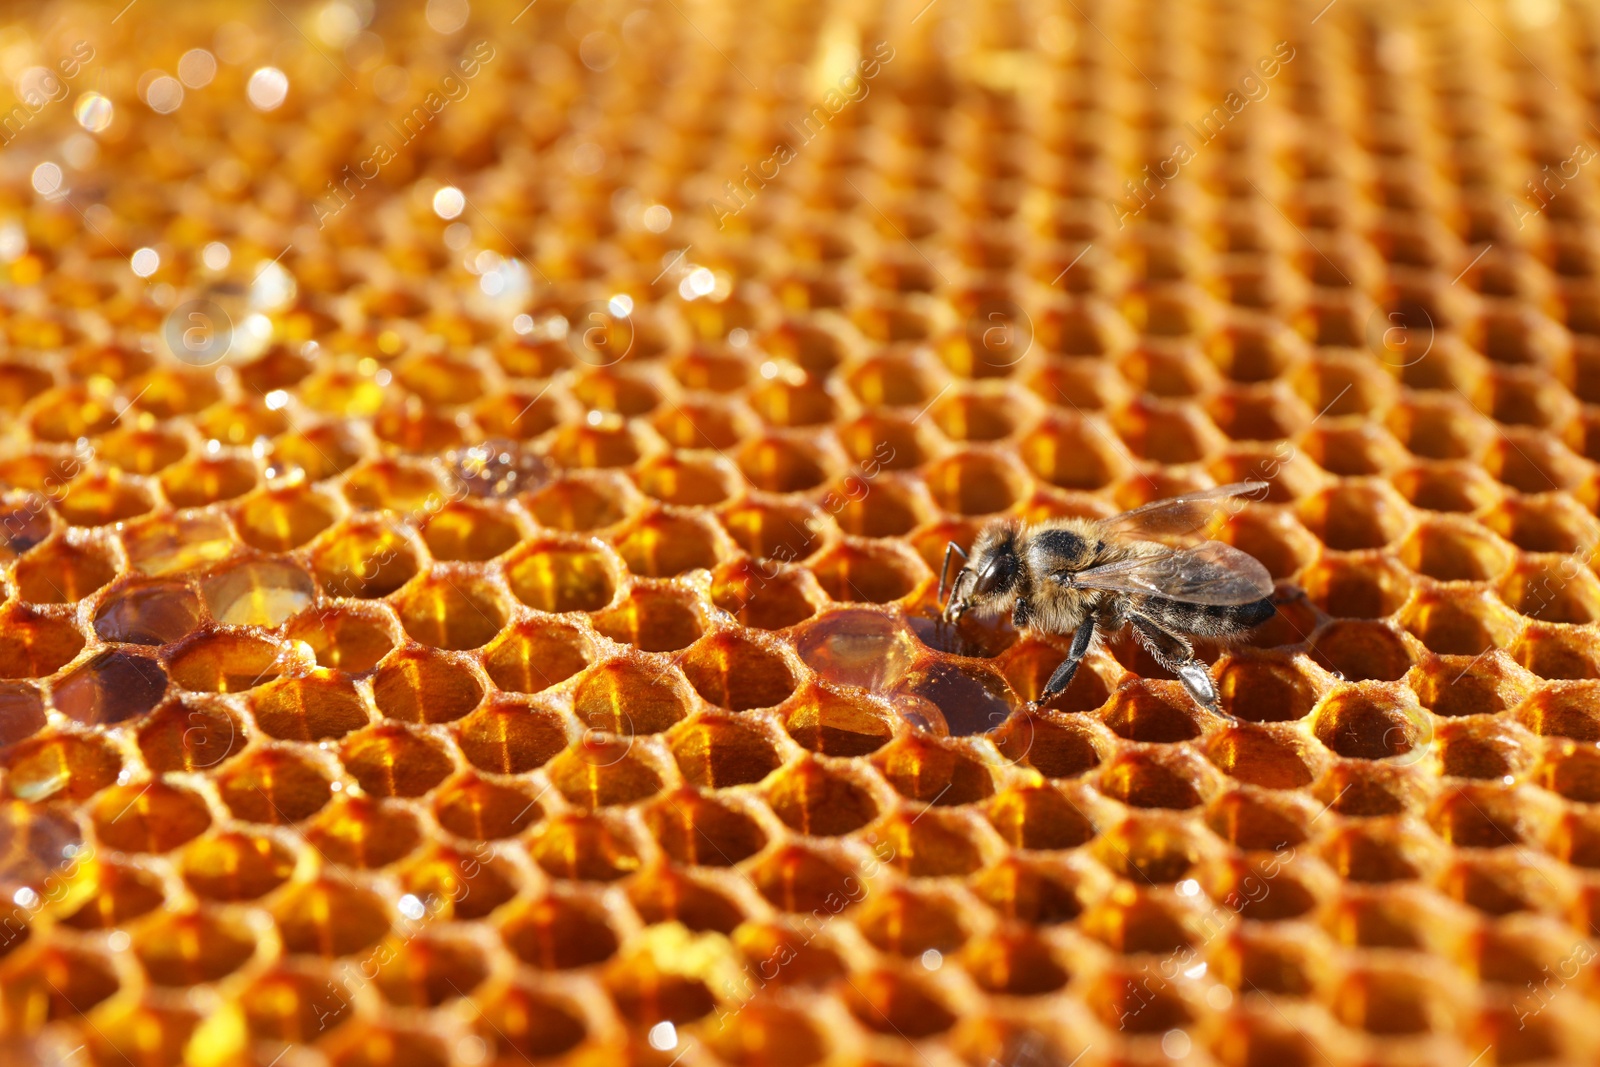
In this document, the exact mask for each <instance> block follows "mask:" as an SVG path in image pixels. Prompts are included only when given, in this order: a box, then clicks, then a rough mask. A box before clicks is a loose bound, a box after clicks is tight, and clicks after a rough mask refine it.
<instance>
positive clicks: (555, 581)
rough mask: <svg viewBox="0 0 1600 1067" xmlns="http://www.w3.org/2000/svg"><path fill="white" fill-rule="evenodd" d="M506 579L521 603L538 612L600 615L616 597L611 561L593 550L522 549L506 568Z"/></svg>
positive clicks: (545, 546) (546, 546)
mask: <svg viewBox="0 0 1600 1067" xmlns="http://www.w3.org/2000/svg"><path fill="white" fill-rule="evenodd" d="M506 579H507V581H508V582H509V583H510V586H511V591H512V593H514V594H515V595H516V597H517V599H518V600H520V601H522V602H523V603H524V604H526V605H528V606H529V607H531V608H535V609H537V610H539V611H552V612H564V611H598V610H599V609H600V608H603V607H605V606H606V605H607V604H609V603H610V602H611V599H612V597H613V596H615V594H616V586H615V583H614V579H613V578H612V571H611V563H610V560H609V558H608V556H606V555H605V554H603V553H601V552H599V551H597V550H595V549H593V548H585V547H577V546H573V547H563V546H561V545H559V544H536V545H534V546H532V547H530V548H528V549H526V550H522V549H519V550H518V553H517V555H516V556H514V557H512V559H511V560H510V561H509V562H508V564H507V566H506Z"/></svg>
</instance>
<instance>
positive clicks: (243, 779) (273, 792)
mask: <svg viewBox="0 0 1600 1067" xmlns="http://www.w3.org/2000/svg"><path fill="white" fill-rule="evenodd" d="M218 791H219V792H220V794H221V796H222V801H223V803H225V804H227V805H228V809H229V810H230V811H231V812H233V815H234V818H236V819H242V820H244V821H246V822H259V823H269V824H273V825H279V824H289V823H297V822H300V821H301V820H303V819H305V818H307V817H309V816H311V815H313V814H315V813H316V812H317V811H319V810H321V809H322V807H323V805H325V804H327V802H328V800H329V798H330V797H331V796H332V795H333V794H332V790H331V787H330V785H329V782H328V779H327V778H325V777H323V775H322V774H320V773H318V771H317V769H316V768H315V767H314V766H311V765H310V764H308V763H307V762H305V761H304V760H303V759H301V758H300V757H299V756H298V755H296V754H295V753H294V752H293V751H292V750H287V749H258V750H256V751H255V752H254V753H252V754H250V755H248V756H246V757H245V758H244V759H242V760H237V761H235V762H234V763H232V764H230V765H229V767H228V769H227V770H226V771H225V772H223V774H222V775H221V777H220V779H219V781H218Z"/></svg>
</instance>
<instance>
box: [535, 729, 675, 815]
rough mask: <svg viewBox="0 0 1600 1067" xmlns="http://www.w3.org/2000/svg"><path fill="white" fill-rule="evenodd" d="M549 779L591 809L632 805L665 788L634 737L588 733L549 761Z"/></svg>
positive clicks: (574, 800)
mask: <svg viewBox="0 0 1600 1067" xmlns="http://www.w3.org/2000/svg"><path fill="white" fill-rule="evenodd" d="M685 777H688V775H685ZM692 780H693V779H691V781H692ZM550 781H551V783H552V784H554V785H555V787H556V788H557V789H559V790H560V791H561V794H562V795H563V796H565V797H566V798H567V800H568V801H570V802H571V803H572V804H573V805H575V806H577V807H581V808H588V809H593V808H602V807H611V806H613V805H622V804H631V803H633V802H635V801H637V800H643V799H644V798H645V797H649V796H654V795H655V794H656V793H658V792H659V791H660V790H661V787H662V782H661V776H660V774H658V773H657V771H656V769H655V768H654V767H653V766H652V765H651V764H650V763H648V762H646V761H645V760H644V759H643V758H642V757H641V755H640V754H639V753H636V752H634V751H633V745H632V738H631V737H621V738H609V737H603V736H594V735H589V734H586V735H585V736H584V738H583V741H582V742H581V743H580V744H579V745H577V746H575V747H573V748H570V749H567V750H566V751H565V752H562V753H561V754H560V755H558V756H556V757H555V758H554V759H552V760H551V761H550Z"/></svg>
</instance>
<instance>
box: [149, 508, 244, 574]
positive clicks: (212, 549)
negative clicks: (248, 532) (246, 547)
mask: <svg viewBox="0 0 1600 1067" xmlns="http://www.w3.org/2000/svg"><path fill="white" fill-rule="evenodd" d="M122 544H123V547H124V548H125V549H126V550H127V553H128V562H129V563H130V564H132V565H133V567H134V569H136V570H138V571H139V572H140V573H142V574H147V575H151V576H161V575H169V574H170V575H178V574H180V573H181V572H186V571H193V570H199V569H201V568H203V567H205V566H206V565H208V564H211V563H215V562H217V561H219V560H224V559H227V558H228V557H229V556H231V555H233V552H234V540H233V531H232V529H231V528H230V527H229V525H228V523H227V522H226V521H225V520H224V519H223V518H222V517H221V516H219V515H215V514H213V513H210V512H200V513H198V514H194V515H187V516H185V515H178V516H173V517H163V518H151V519H147V520H142V521H140V522H136V523H130V524H129V525H128V527H127V528H126V529H124V530H123V531H122Z"/></svg>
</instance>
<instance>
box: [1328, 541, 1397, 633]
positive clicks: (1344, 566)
mask: <svg viewBox="0 0 1600 1067" xmlns="http://www.w3.org/2000/svg"><path fill="white" fill-rule="evenodd" d="M1300 586H1301V588H1303V589H1304V590H1305V591H1306V595H1307V596H1309V597H1310V598H1311V602H1312V603H1313V604H1315V605H1316V606H1317V607H1319V608H1321V609H1322V610H1323V611H1325V612H1327V613H1328V614H1329V615H1332V616H1334V617H1335V618H1345V619H1380V618H1383V617H1385V616H1387V615H1392V614H1394V613H1395V612H1396V611H1398V610H1400V605H1402V604H1404V603H1405V602H1406V598H1407V597H1408V596H1410V594H1411V575H1410V573H1409V572H1407V571H1406V570H1405V568H1403V567H1401V566H1400V565H1399V564H1398V563H1397V562H1396V561H1395V560H1394V558H1393V557H1392V556H1390V555H1388V554H1387V553H1382V554H1380V553H1375V552H1363V553H1350V554H1345V553H1331V552H1330V553H1325V554H1324V555H1323V556H1322V558H1320V559H1318V560H1317V561H1316V562H1314V563H1312V564H1311V565H1310V566H1308V567H1307V568H1306V569H1305V570H1304V571H1302V572H1301V574H1300Z"/></svg>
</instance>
